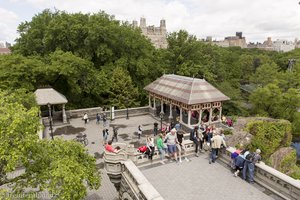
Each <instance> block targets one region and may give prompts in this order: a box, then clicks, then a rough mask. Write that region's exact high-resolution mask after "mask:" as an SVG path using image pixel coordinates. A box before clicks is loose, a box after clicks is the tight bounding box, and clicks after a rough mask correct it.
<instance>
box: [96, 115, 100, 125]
mask: <svg viewBox="0 0 300 200" xmlns="http://www.w3.org/2000/svg"><path fill="white" fill-rule="evenodd" d="M99 123H100V115H99V113H97V114H96V124H99Z"/></svg>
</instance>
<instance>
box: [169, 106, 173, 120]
mask: <svg viewBox="0 0 300 200" xmlns="http://www.w3.org/2000/svg"><path fill="white" fill-rule="evenodd" d="M172 118H173V114H172V104H171V103H170V115H169V119H172Z"/></svg>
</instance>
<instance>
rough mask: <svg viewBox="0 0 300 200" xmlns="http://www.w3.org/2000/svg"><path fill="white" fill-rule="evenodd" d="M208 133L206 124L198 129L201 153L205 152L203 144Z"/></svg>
mask: <svg viewBox="0 0 300 200" xmlns="http://www.w3.org/2000/svg"><path fill="white" fill-rule="evenodd" d="M205 131H206V127H205V125H204V124H201V126H200V127H199V129H198V136H199V139H200V140H199V146H200V152H203V143H204V134H203V133H205Z"/></svg>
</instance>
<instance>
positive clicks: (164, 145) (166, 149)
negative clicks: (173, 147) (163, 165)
mask: <svg viewBox="0 0 300 200" xmlns="http://www.w3.org/2000/svg"><path fill="white" fill-rule="evenodd" d="M162 135H163V138H162V139H163V149H164V151H165V153H169V152H168V145H167V141H166V136H167V134H166V133H165V132H163V133H162Z"/></svg>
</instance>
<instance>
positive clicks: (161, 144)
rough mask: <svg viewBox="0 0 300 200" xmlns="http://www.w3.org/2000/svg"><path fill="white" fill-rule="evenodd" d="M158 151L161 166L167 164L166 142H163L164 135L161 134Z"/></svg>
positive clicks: (158, 140)
mask: <svg viewBox="0 0 300 200" xmlns="http://www.w3.org/2000/svg"><path fill="white" fill-rule="evenodd" d="M156 144H157V150H158V152H159V157H160V163H161V164H165V163H164V159H165V150H164V142H163V134H162V133H160V134H159V135H158V139H157V142H156Z"/></svg>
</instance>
